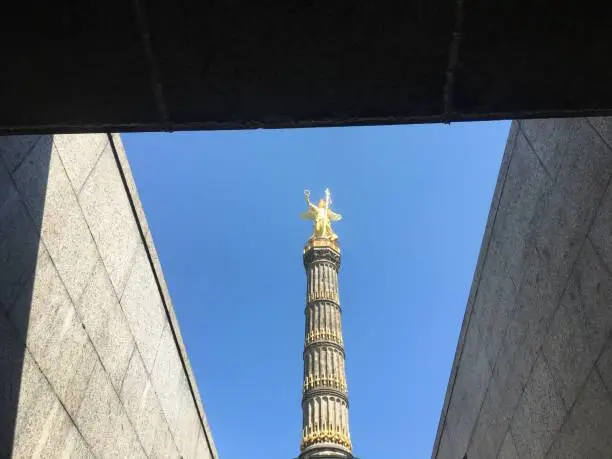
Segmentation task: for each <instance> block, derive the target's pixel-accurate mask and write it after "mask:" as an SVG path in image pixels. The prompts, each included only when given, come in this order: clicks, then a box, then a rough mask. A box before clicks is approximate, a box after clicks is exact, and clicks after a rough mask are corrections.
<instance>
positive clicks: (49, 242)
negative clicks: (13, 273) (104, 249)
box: [13, 152, 98, 301]
mask: <svg viewBox="0 0 612 459" xmlns="http://www.w3.org/2000/svg"><path fill="white" fill-rule="evenodd" d="M43 166H44V165H42V166H41V157H40V155H35V154H30V155H28V157H27V158H26V159H25V161H24V162H23V163H22V164H21V166H19V168H18V169H17V170H16V171H15V173H14V174H13V176H14V178H15V181H16V183H17V188H18V190H19V192H20V194H21V196H22V198H23V200H24V201H25V203H26V205H27V207H28V210H29V212H30V214H31V215H32V218H33V220H34V222H35V224H38V225H39V228H40V231H41V234H42V239H43V241H44V243H45V246H46V247H47V249H48V250H49V254H50V255H51V257H52V258H53V261H54V263H55V265H56V266H57V269H58V271H59V273H60V276H61V277H62V280H63V281H64V283H65V284H66V288H67V289H68V293H69V294H70V297H71V298H72V299H73V300H74V301H76V300H77V299H78V298H79V297H80V296H81V293H82V292H83V289H84V288H85V284H86V282H87V280H88V279H89V276H90V274H91V272H92V270H93V268H94V266H95V263H96V261H97V257H98V254H97V250H96V247H95V244H94V241H93V239H92V237H91V233H90V231H89V228H88V227H87V223H86V222H85V218H84V217H83V214H82V213H81V208H80V206H79V203H78V201H77V199H76V196H75V194H74V191H73V189H72V185H71V184H70V181H69V180H68V176H67V175H66V172H65V171H64V168H63V166H62V163H61V160H60V158H59V156H58V155H57V153H56V152H52V153H51V158H50V164H49V167H48V168H46V167H43Z"/></svg>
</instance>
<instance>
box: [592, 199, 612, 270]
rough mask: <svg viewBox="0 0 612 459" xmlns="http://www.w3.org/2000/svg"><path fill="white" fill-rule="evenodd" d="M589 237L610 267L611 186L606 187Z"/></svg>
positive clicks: (609, 267) (611, 232) (611, 245)
mask: <svg viewBox="0 0 612 459" xmlns="http://www.w3.org/2000/svg"><path fill="white" fill-rule="evenodd" d="M589 239H590V240H591V242H592V243H593V245H594V246H595V249H596V250H597V253H599V255H600V256H601V257H602V259H603V260H604V262H605V263H606V265H607V266H608V269H612V187H608V189H607V190H606V193H605V195H604V197H603V199H602V201H601V205H600V206H599V208H598V209H597V215H596V217H595V220H594V221H593V225H592V226H591V229H590V230H589Z"/></svg>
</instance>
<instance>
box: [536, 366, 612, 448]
mask: <svg viewBox="0 0 612 459" xmlns="http://www.w3.org/2000/svg"><path fill="white" fill-rule="evenodd" d="M611 426H612V400H610V394H609V393H608V391H607V390H606V388H605V387H604V385H603V382H602V381H601V378H600V377H599V374H598V373H597V371H592V372H591V373H590V375H588V377H587V380H586V383H585V385H584V387H583V388H582V391H581V393H580V394H579V395H578V399H577V400H576V404H575V405H574V407H573V408H572V411H571V412H570V414H569V417H568V419H567V421H566V422H565V424H564V425H563V427H562V428H561V430H560V431H559V433H558V434H557V435H556V437H555V439H554V443H553V445H552V448H551V449H550V451H549V453H548V454H547V455H546V457H547V458H551V459H552V458H555V459H557V458H558V459H564V458H565V459H574V458H578V457H584V458H589V459H590V458H593V459H596V458H601V459H604V458H606V459H607V458H610V457H612V435H610V429H611V428H612V427H611Z"/></svg>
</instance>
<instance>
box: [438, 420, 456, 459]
mask: <svg viewBox="0 0 612 459" xmlns="http://www.w3.org/2000/svg"><path fill="white" fill-rule="evenodd" d="M451 431H452V428H450V427H446V428H445V429H444V430H443V432H442V434H441V437H440V446H439V448H438V454H436V457H435V459H456V457H457V449H456V447H455V442H454V441H453V439H452V434H451Z"/></svg>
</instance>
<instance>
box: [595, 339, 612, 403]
mask: <svg viewBox="0 0 612 459" xmlns="http://www.w3.org/2000/svg"><path fill="white" fill-rule="evenodd" d="M596 366H597V371H599V374H600V375H601V378H602V379H603V381H604V384H605V385H606V387H607V388H608V392H609V393H610V394H611V396H612V338H610V339H608V342H607V344H606V346H605V348H604V350H603V352H602V353H601V355H600V356H599V359H598V360H597V364H596Z"/></svg>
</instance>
